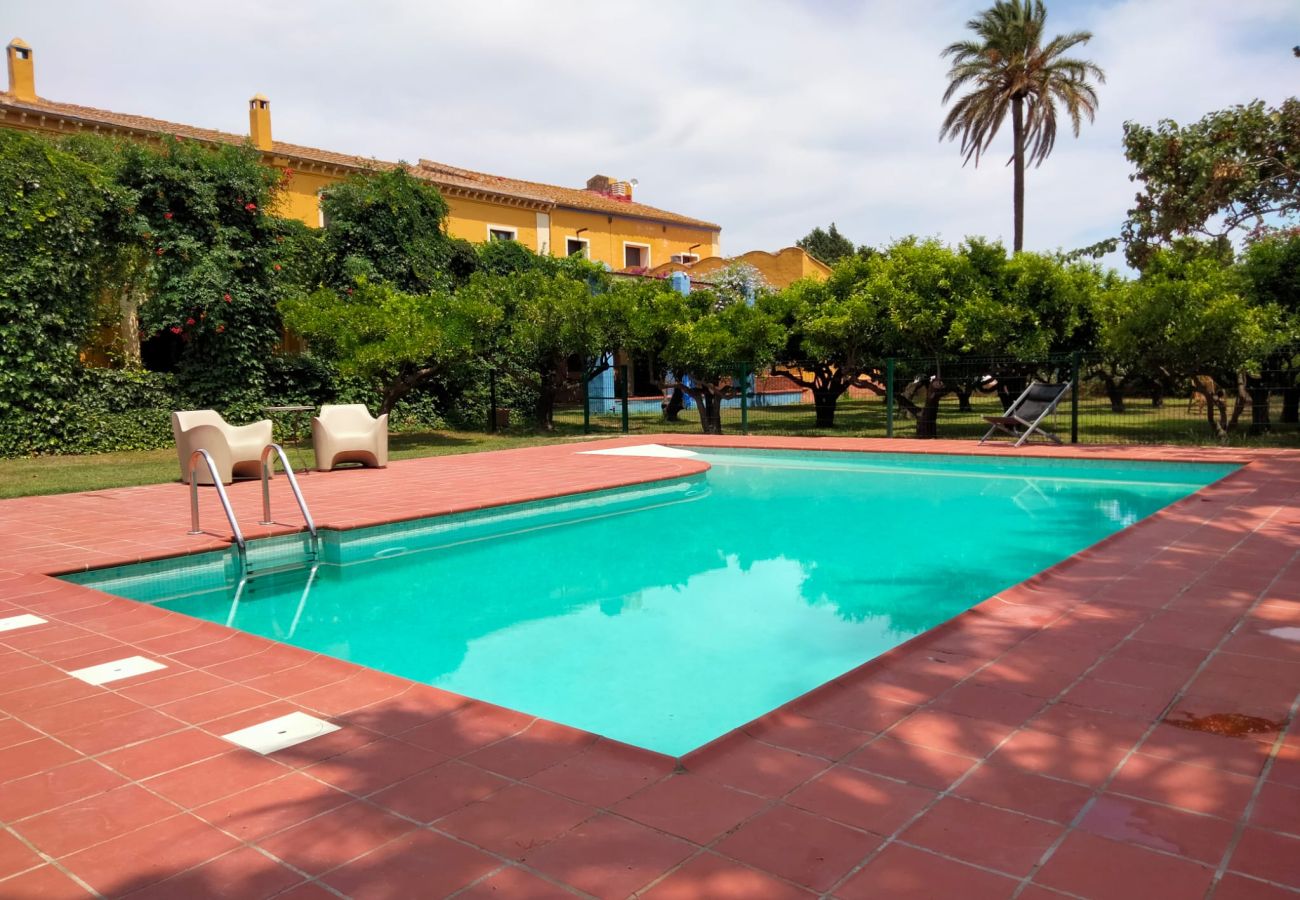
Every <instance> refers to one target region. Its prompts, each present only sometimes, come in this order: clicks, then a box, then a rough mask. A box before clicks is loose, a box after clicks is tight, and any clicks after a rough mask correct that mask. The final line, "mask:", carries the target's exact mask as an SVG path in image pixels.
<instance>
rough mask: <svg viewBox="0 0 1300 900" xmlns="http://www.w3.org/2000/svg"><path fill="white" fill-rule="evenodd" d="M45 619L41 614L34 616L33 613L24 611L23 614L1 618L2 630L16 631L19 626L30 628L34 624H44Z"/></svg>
mask: <svg viewBox="0 0 1300 900" xmlns="http://www.w3.org/2000/svg"><path fill="white" fill-rule="evenodd" d="M44 624H45V620H44V619H42V618H41V617H40V616H34V615H32V614H31V613H23V614H22V615H21V616H9V617H8V618H5V619H0V631H14V630H15V629H18V628H29V627H31V626H32V625H44Z"/></svg>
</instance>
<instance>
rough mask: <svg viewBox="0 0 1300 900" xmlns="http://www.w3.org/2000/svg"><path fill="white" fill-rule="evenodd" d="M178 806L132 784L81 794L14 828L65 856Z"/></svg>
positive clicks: (162, 816) (163, 816) (168, 814)
mask: <svg viewBox="0 0 1300 900" xmlns="http://www.w3.org/2000/svg"><path fill="white" fill-rule="evenodd" d="M177 812H179V810H178V809H177V808H176V807H175V806H173V805H172V804H170V803H168V802H167V801H166V800H162V799H160V798H158V797H155V796H153V795H152V794H150V793H149V792H148V791H146V790H144V789H143V788H141V787H139V786H138V785H134V784H126V785H123V786H121V787H118V788H115V789H113V790H110V791H105V792H103V793H100V794H93V795H91V796H89V797H83V798H82V799H80V800H76V801H74V802H72V803H69V804H67V805H65V806H61V807H59V808H57V809H54V810H51V811H49V812H45V813H41V814H40V815H36V816H32V817H31V818H28V819H24V820H23V821H22V822H20V823H18V824H16V825H15V826H14V828H16V829H17V831H18V832H19V833H20V834H21V835H22V836H23V837H25V838H26V839H27V840H29V841H31V842H32V843H33V844H35V845H36V846H37V847H38V848H40V849H41V850H42V851H43V852H45V853H48V854H49V855H50V856H54V857H60V856H66V855H67V854H69V853H73V852H75V851H77V850H81V849H83V848H85V847H89V846H91V845H93V844H98V843H100V842H101V841H106V840H109V839H110V838H114V837H117V836H119V835H122V834H125V833H127V832H129V831H134V830H135V829H137V828H143V827H144V826H146V825H150V824H152V823H154V822H158V821H160V820H162V819H167V818H171V817H173V816H175V815H176V813H177Z"/></svg>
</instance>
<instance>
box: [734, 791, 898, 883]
mask: <svg viewBox="0 0 1300 900" xmlns="http://www.w3.org/2000/svg"><path fill="white" fill-rule="evenodd" d="M880 843H881V841H880V838H878V837H875V836H874V835H869V834H865V833H863V832H860V831H855V830H853V829H851V828H846V827H844V826H843V825H838V824H836V823H834V822H830V821H827V820H826V819H823V818H820V817H819V816H814V815H811V814H809V813H805V812H802V811H801V810H797V809H794V808H792V807H789V806H783V805H778V806H776V807H774V808H772V809H769V810H767V811H766V812H763V813H760V814H759V815H758V816H756V817H755V818H753V819H751V820H750V821H748V822H746V823H745V824H744V825H742V826H741V827H740V829H739V830H737V831H736V832H735V833H734V834H731V835H729V836H728V837H726V838H724V839H723V840H722V841H720V842H719V843H718V844H717V846H716V847H715V849H716V850H717V851H718V852H719V853H721V854H724V855H726V856H730V857H733V858H735V859H738V860H740V861H741V862H743V863H747V864H749V865H752V866H755V867H757V868H761V869H763V870H765V871H768V872H771V873H773V874H774V875H777V876H779V877H781V878H785V879H787V880H789V881H793V882H795V883H796V884H800V885H803V886H804V887H808V888H812V889H813V890H817V891H825V890H828V889H829V888H830V887H831V885H833V884H835V883H836V882H837V881H839V880H840V879H841V878H843V877H844V876H845V875H846V874H848V872H849V870H850V869H852V868H853V866H854V865H856V864H857V863H858V862H859V861H861V860H862V859H864V858H865V857H866V856H867V854H869V853H871V852H872V851H873V850H875V849H876V848H877V847H879V846H880Z"/></svg>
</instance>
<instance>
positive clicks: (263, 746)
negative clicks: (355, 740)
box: [222, 712, 339, 755]
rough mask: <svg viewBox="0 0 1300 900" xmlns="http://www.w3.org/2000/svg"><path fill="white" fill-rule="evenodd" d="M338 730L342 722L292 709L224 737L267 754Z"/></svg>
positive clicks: (233, 742)
mask: <svg viewBox="0 0 1300 900" xmlns="http://www.w3.org/2000/svg"><path fill="white" fill-rule="evenodd" d="M338 730H339V726H337V725H335V724H334V723H333V722H326V721H325V720H324V719H318V718H316V717H315V716H309V715H307V714H306V713H302V712H292V713H289V714H288V715H287V716H280V717H279V718H278V719H271V720H270V721H268V722H260V723H258V724H257V725H250V726H249V727H248V728H241V729H240V730H239V731H232V732H230V734H223V735H222V737H223V738H225V739H226V740H228V741H230V742H231V743H232V744H238V745H239V746H241V747H246V748H247V749H249V750H252V751H254V752H257V753H261V754H264V755H265V754H267V753H274V752H275V751H277V750H283V749H284V748H285V747H292V746H294V745H295V744H301V743H302V742H303V741H310V740H311V739H312V738H314V737H320V736H321V735H322V734H329V733H330V732H331V731H338Z"/></svg>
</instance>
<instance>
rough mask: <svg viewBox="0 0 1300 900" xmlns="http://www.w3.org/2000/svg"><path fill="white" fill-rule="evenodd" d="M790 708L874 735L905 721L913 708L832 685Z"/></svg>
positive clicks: (913, 706)
mask: <svg viewBox="0 0 1300 900" xmlns="http://www.w3.org/2000/svg"><path fill="white" fill-rule="evenodd" d="M790 709H791V710H792V711H794V712H796V713H798V714H799V715H802V716H807V717H809V718H813V719H817V720H819V721H823V722H830V723H832V724H834V725H840V726H842V727H844V728H849V729H852V730H854V731H864V732H870V733H875V732H879V731H883V730H884V729H886V728H888V727H889V726H891V725H893V724H895V723H897V722H899V721H901V720H902V719H904V718H906V717H907V716H908V715H910V714H911V713H912V712H913V710H915V709H916V706H915V704H912V703H902V702H899V701H896V700H885V699H882V698H880V697H876V696H872V695H871V694H869V693H868V692H866V691H865V690H862V689H860V688H858V689H855V688H854V687H853V686H850V685H834V686H832V687H831V688H827V689H823V690H820V691H817V692H816V694H814V695H813V696H812V697H810V698H808V699H806V700H803V699H801V700H796V701H794V702H793V703H792V704H791V706H790Z"/></svg>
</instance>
